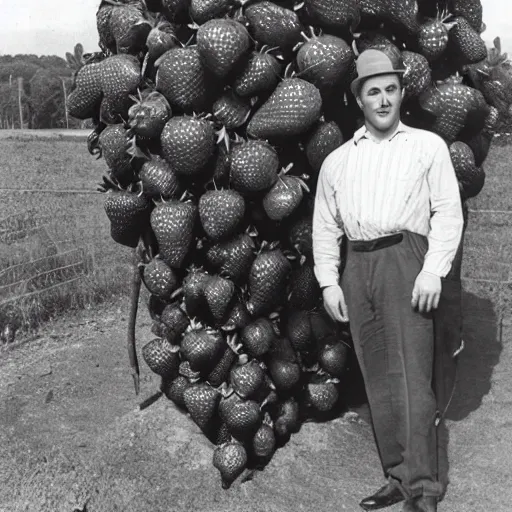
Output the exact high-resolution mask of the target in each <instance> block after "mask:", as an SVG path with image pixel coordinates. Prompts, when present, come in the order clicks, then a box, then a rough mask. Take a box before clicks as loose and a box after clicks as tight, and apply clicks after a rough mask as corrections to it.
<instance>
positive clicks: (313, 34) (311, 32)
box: [292, 25, 323, 52]
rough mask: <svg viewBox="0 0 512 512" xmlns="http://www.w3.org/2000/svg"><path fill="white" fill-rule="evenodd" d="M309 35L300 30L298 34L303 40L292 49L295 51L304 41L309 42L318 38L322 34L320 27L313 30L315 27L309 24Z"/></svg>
mask: <svg viewBox="0 0 512 512" xmlns="http://www.w3.org/2000/svg"><path fill="white" fill-rule="evenodd" d="M308 28H309V35H308V34H306V32H304V31H301V33H300V35H301V36H302V39H303V41H299V42H298V43H297V44H296V45H295V46H294V47H293V49H292V50H293V51H294V52H296V51H297V50H299V49H300V48H301V47H302V46H304V45H305V44H306V43H309V41H311V40H312V39H318V38H319V37H320V36H321V35H322V34H323V31H322V29H318V30H317V32H315V27H313V26H311V25H310V26H309V27H308Z"/></svg>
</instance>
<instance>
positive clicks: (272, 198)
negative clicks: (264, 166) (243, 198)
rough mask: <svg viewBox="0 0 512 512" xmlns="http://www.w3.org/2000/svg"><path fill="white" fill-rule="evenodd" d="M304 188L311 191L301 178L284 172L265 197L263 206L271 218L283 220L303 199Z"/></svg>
mask: <svg viewBox="0 0 512 512" xmlns="http://www.w3.org/2000/svg"><path fill="white" fill-rule="evenodd" d="M303 190H306V191H307V192H309V189H308V187H307V186H306V184H305V183H304V181H303V180H302V179H301V178H298V177H297V176H286V175H284V174H283V175H281V176H279V179H278V180H277V182H276V184H275V185H274V186H273V187H272V188H271V189H270V190H269V191H268V193H267V194H266V195H265V197H264V198H263V208H264V209H265V212H266V213H267V215H268V216H269V218H271V219H272V220H275V221H281V220H283V219H285V218H286V217H289V216H290V215H291V214H292V213H293V212H294V211H295V210H296V209H297V207H298V206H299V204H300V202H301V201H302V198H303Z"/></svg>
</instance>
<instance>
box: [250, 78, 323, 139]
mask: <svg viewBox="0 0 512 512" xmlns="http://www.w3.org/2000/svg"><path fill="white" fill-rule="evenodd" d="M321 110H322V97H321V96H320V91H319V90H318V89H317V88H316V87H315V86H314V85H313V84H311V83H309V82H307V81H306V80H303V79H302V78H285V79H284V80H283V81H282V82H281V83H280V84H279V85H278V86H277V88H276V89H275V91H274V92H273V93H272V95H271V96H270V98H269V99H268V100H267V101H266V102H265V103H264V104H263V105H262V106H261V107H260V109H259V110H258V111H256V113H255V114H254V116H253V117H252V119H251V120H250V121H249V125H248V127H247V133H248V134H249V135H250V136H251V137H255V138H261V139H268V138H283V137H289V136H295V135H301V134H303V133H305V132H306V131H307V130H308V129H309V128H310V127H311V126H312V125H313V124H314V123H315V122H316V121H318V119H319V118H320V114H321Z"/></svg>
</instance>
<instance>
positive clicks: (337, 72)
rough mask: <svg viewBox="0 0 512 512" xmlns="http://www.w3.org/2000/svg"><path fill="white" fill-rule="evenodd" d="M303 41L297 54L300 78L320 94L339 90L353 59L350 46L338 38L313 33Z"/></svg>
mask: <svg viewBox="0 0 512 512" xmlns="http://www.w3.org/2000/svg"><path fill="white" fill-rule="evenodd" d="M305 39H306V42H305V43H304V44H303V45H302V46H301V48H300V50H299V51H298V53H297V66H298V68H299V72H300V74H301V76H302V78H304V79H305V80H307V81H308V82H311V83H312V84H314V85H315V86H316V87H317V88H318V89H319V90H320V91H322V92H323V91H330V92H332V91H333V90H334V89H335V88H340V87H341V86H342V82H343V80H344V78H345V76H346V74H347V73H348V71H349V69H350V66H351V64H352V62H353V59H354V56H353V53H352V50H351V48H350V46H349V45H348V44H347V43H346V42H345V41H344V40H343V39H341V38H340V37H336V36H331V35H321V36H316V35H315V34H314V32H313V31H312V37H311V38H310V39H308V38H305Z"/></svg>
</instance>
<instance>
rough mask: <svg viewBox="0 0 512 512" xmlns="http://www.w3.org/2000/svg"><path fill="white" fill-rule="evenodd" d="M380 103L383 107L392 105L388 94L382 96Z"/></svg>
mask: <svg viewBox="0 0 512 512" xmlns="http://www.w3.org/2000/svg"><path fill="white" fill-rule="evenodd" d="M380 102H381V105H382V106H383V107H388V106H389V105H390V102H389V98H388V95H387V94H386V93H383V94H382V96H381V100H380Z"/></svg>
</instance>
